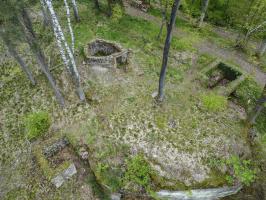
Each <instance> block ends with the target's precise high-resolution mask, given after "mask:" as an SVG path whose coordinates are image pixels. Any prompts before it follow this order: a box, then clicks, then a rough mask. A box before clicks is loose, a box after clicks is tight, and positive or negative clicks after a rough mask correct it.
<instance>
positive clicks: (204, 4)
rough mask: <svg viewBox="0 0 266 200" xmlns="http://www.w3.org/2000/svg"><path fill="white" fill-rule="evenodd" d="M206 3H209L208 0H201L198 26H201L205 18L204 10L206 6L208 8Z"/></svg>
mask: <svg viewBox="0 0 266 200" xmlns="http://www.w3.org/2000/svg"><path fill="white" fill-rule="evenodd" d="M208 4H209V0H203V4H202V8H201V15H200V19H199V24H198V27H201V26H202V23H203V20H204V18H205V15H206V11H207V8H208Z"/></svg>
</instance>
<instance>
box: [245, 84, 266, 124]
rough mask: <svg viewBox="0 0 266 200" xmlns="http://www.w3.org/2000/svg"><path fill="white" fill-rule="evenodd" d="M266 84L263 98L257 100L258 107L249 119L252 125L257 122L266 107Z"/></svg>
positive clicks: (256, 106)
mask: <svg viewBox="0 0 266 200" xmlns="http://www.w3.org/2000/svg"><path fill="white" fill-rule="evenodd" d="M265 103H266V83H265V85H264V88H263V91H262V94H261V97H260V98H259V99H258V100H257V102H256V105H255V107H254V109H253V110H252V112H251V113H250V115H249V117H248V121H249V123H250V124H254V123H255V122H256V119H257V117H258V116H259V115H260V113H261V111H262V110H263V109H265V107H266V104H265Z"/></svg>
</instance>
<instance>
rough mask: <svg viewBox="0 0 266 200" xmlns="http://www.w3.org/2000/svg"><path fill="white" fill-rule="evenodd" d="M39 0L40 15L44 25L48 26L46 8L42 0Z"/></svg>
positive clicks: (48, 20)
mask: <svg viewBox="0 0 266 200" xmlns="http://www.w3.org/2000/svg"><path fill="white" fill-rule="evenodd" d="M40 2H41V10H42V15H43V25H44V26H45V27H46V26H49V24H50V19H49V16H48V14H47V8H46V6H45V3H44V0H40Z"/></svg>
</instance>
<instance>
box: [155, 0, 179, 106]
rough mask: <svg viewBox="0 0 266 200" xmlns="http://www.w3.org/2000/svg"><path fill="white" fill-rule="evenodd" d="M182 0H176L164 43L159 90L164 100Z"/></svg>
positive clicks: (160, 96) (161, 98)
mask: <svg viewBox="0 0 266 200" xmlns="http://www.w3.org/2000/svg"><path fill="white" fill-rule="evenodd" d="M180 2H181V0H175V1H174V4H173V7H172V11H171V18H170V23H169V25H168V27H167V36H166V39H165V44H164V50H163V62H162V69H161V73H160V80H159V92H158V100H159V101H162V100H163V98H164V92H163V89H164V81H165V75H166V68H167V62H168V54H169V49H170V44H171V39H172V30H173V28H174V26H175V20H176V14H177V10H178V8H179V6H180Z"/></svg>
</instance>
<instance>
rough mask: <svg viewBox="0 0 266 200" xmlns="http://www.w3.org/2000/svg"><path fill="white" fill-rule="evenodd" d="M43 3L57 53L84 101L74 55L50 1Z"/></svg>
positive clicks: (46, 0)
mask: <svg viewBox="0 0 266 200" xmlns="http://www.w3.org/2000/svg"><path fill="white" fill-rule="evenodd" d="M45 3H46V5H47V7H48V10H49V12H50V15H51V19H52V26H53V30H54V35H55V37H56V42H57V45H58V48H59V51H60V54H61V58H62V60H63V62H64V64H65V66H66V68H67V69H68V71H69V72H70V75H71V77H72V78H73V80H74V83H75V84H76V88H77V93H78V95H79V98H80V100H81V101H84V100H85V94H84V91H83V89H82V87H81V83H80V76H79V72H78V70H77V66H76V62H75V59H74V55H73V53H72V51H71V49H70V48H69V46H68V44H67V42H66V39H65V36H64V33H63V31H62V28H61V26H60V24H59V21H58V19H57V16H56V13H55V11H54V8H53V5H52V1H51V0H45Z"/></svg>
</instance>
